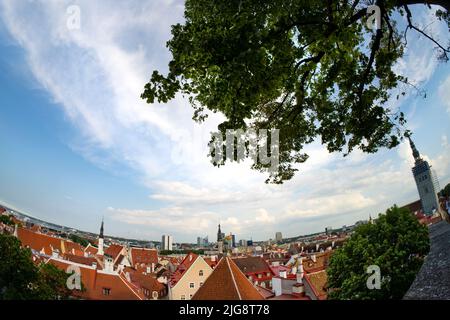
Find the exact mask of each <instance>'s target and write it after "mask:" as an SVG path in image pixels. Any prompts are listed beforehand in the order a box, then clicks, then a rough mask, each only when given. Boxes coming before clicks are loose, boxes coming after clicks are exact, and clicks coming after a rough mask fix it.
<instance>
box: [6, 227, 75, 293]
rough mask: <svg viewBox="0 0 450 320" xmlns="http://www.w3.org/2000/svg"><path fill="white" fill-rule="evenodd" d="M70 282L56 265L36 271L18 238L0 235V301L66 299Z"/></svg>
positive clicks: (45, 266)
mask: <svg viewBox="0 0 450 320" xmlns="http://www.w3.org/2000/svg"><path fill="white" fill-rule="evenodd" d="M67 278H68V274H66V273H65V272H64V271H62V270H59V269H57V268H56V267H55V266H53V265H47V264H43V265H41V266H40V267H37V266H36V265H35V264H34V263H33V261H32V259H31V251H30V250H29V249H25V248H22V247H21V246H20V241H19V240H18V239H17V238H15V237H14V236H11V235H4V234H0V300H51V299H65V298H67V297H68V296H69V294H70V292H69V291H68V290H67V287H66V281H67Z"/></svg>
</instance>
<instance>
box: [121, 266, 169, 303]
mask: <svg viewBox="0 0 450 320" xmlns="http://www.w3.org/2000/svg"><path fill="white" fill-rule="evenodd" d="M123 273H124V274H125V275H126V277H127V279H128V278H129V279H130V281H131V283H133V284H135V285H136V286H138V287H139V288H141V289H142V291H143V293H144V295H145V296H146V297H147V298H149V299H151V298H152V297H153V296H152V294H153V291H156V292H158V298H161V297H164V296H166V295H167V289H166V287H165V286H164V284H162V283H160V282H159V281H158V280H157V279H156V278H155V277H154V276H153V275H149V274H143V273H140V272H138V271H136V270H134V269H132V268H125V269H124V272H123Z"/></svg>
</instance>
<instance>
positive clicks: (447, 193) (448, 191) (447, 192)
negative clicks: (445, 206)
mask: <svg viewBox="0 0 450 320" xmlns="http://www.w3.org/2000/svg"><path fill="white" fill-rule="evenodd" d="M439 195H440V196H442V197H450V183H447V185H446V186H445V187H444V189H442V190H441V191H440V192H439Z"/></svg>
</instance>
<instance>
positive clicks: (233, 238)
mask: <svg viewBox="0 0 450 320" xmlns="http://www.w3.org/2000/svg"><path fill="white" fill-rule="evenodd" d="M231 243H232V246H233V248H236V235H235V234H233V235H231Z"/></svg>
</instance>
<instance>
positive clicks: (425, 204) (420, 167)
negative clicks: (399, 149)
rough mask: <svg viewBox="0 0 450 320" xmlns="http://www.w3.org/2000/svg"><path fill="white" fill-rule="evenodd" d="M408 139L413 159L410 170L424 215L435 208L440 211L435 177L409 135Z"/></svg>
mask: <svg viewBox="0 0 450 320" xmlns="http://www.w3.org/2000/svg"><path fill="white" fill-rule="evenodd" d="M408 139H409V145H410V146H411V149H412V152H413V156H414V160H415V163H414V167H413V168H412V172H413V175H414V179H415V180H416V186H417V191H419V196H420V202H421V204H422V210H423V212H424V213H425V214H426V215H431V214H433V212H434V211H435V210H436V211H440V208H439V200H438V197H437V193H438V192H439V190H436V187H437V186H438V182H437V177H436V176H434V174H433V172H432V170H431V166H430V165H429V164H428V162H427V161H425V160H423V159H422V157H421V156H420V153H419V151H418V150H417V148H416V146H415V145H414V142H413V141H412V140H411V137H408Z"/></svg>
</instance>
